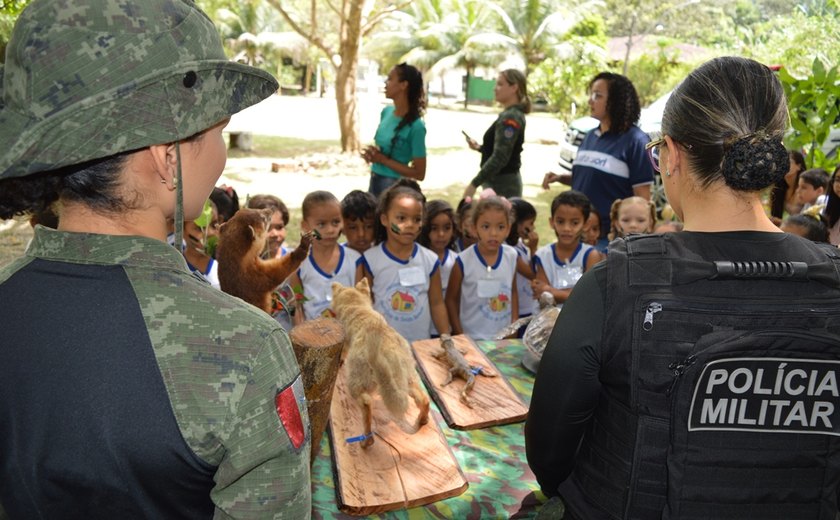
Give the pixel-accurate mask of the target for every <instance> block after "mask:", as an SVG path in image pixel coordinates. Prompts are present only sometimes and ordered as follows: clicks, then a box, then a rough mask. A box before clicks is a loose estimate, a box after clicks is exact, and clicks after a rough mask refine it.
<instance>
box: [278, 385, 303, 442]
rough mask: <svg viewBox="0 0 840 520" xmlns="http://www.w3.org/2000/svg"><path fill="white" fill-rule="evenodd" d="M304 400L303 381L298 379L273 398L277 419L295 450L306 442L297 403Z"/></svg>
mask: <svg viewBox="0 0 840 520" xmlns="http://www.w3.org/2000/svg"><path fill="white" fill-rule="evenodd" d="M303 399H304V393H303V380H302V379H301V376H300V375H298V377H297V378H296V379H295V380H294V382H292V384H290V385H289V386H287V387H286V388H284V389H282V390H277V394H275V396H274V407H275V408H276V409H277V417H279V418H280V423H281V424H283V428H285V430H286V433H287V434H288V436H289V440H290V441H291V442H292V446H294V447H295V449H296V450H297V449H300V447H301V446H302V445H303V442H304V441H305V440H306V431H305V430H304V427H303V418H302V417H301V414H300V407H299V405H298V401H299V400H300V401H302V400H303Z"/></svg>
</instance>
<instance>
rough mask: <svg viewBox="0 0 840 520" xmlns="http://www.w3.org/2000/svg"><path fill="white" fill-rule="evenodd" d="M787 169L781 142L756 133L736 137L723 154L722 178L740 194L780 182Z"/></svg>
mask: <svg viewBox="0 0 840 520" xmlns="http://www.w3.org/2000/svg"><path fill="white" fill-rule="evenodd" d="M789 169H790V159H789V158H788V152H787V150H786V149H785V147H784V145H783V144H782V142H781V140H780V139H778V138H774V137H773V136H769V135H767V134H764V133H763V132H758V133H755V134H750V135H745V136H743V137H739V138H738V139H736V140H735V141H734V142H732V143H731V144H730V145H729V147H728V148H727V149H726V151H725V152H724V157H723V172H722V173H723V178H724V180H725V181H726V184H727V185H728V186H729V187H730V188H732V189H734V190H739V191H756V190H760V189H763V188H766V187H767V186H770V185H771V184H774V183H776V182H777V181H779V180H780V179H781V178H782V177H784V175H785V174H786V173H787V172H788V170H789Z"/></svg>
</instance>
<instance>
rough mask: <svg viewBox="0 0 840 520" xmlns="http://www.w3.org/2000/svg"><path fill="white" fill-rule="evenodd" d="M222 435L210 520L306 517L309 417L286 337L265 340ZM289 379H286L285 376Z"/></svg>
mask: <svg viewBox="0 0 840 520" xmlns="http://www.w3.org/2000/svg"><path fill="white" fill-rule="evenodd" d="M251 368H252V369H251V373H250V377H249V380H248V384H247V385H246V387H245V389H244V391H243V394H242V396H241V398H240V399H239V403H238V406H237V407H236V409H235V411H234V414H233V417H232V418H230V419H229V422H230V424H228V425H226V427H225V431H226V432H227V434H226V435H225V441H224V445H225V455H224V457H223V458H222V460H221V462H220V464H219V467H218V469H217V471H216V475H215V481H216V486H215V487H214V488H213V490H212V491H211V493H210V497H211V498H212V499H213V502H214V503H215V504H216V514H215V516H214V518H218V519H228V518H276V519H281V518H290V519H294V520H297V519H301V518H304V519H305V518H309V517H310V515H311V511H312V505H311V483H310V476H309V451H310V441H311V437H310V433H309V418H308V414H307V410H306V403H305V401H304V393H303V382H302V379H301V376H300V373H299V369H298V365H297V361H296V360H295V357H294V353H293V351H292V347H291V343H290V341H289V337H288V336H287V335H286V333H285V332H283V331H282V330H280V329H278V330H275V331H274V332H273V333H272V334H270V335H269V336H268V337H267V344H266V345H264V346H263V348H262V349H261V351H260V353H259V355H258V356H257V358H256V360H255V362H254V363H253V365H252V367H251ZM290 375H291V377H290Z"/></svg>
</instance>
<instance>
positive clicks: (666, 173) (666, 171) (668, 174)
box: [665, 168, 671, 177]
mask: <svg viewBox="0 0 840 520" xmlns="http://www.w3.org/2000/svg"><path fill="white" fill-rule="evenodd" d="M670 176H671V171H670V170H668V168H665V177H670Z"/></svg>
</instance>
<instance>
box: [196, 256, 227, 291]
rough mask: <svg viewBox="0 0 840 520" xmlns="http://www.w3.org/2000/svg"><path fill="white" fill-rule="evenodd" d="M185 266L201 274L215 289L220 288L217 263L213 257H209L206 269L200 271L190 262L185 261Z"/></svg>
mask: <svg viewBox="0 0 840 520" xmlns="http://www.w3.org/2000/svg"><path fill="white" fill-rule="evenodd" d="M187 267H189V268H190V271H192V272H193V273H198V274H200V275H201V277H202V278H204V279H205V280H207V283H209V284H210V285H211V286H213V287H214V288H215V289H219V290H220V291H221V290H222V287H221V285H220V284H219V263H218V262H217V261H216V259H215V258H211V259H210V261H209V262H207V269H206V270H204V271H200V270H199V269H198V268H197V267H195V266H194V265H192V264H191V263H189V262H187Z"/></svg>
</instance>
